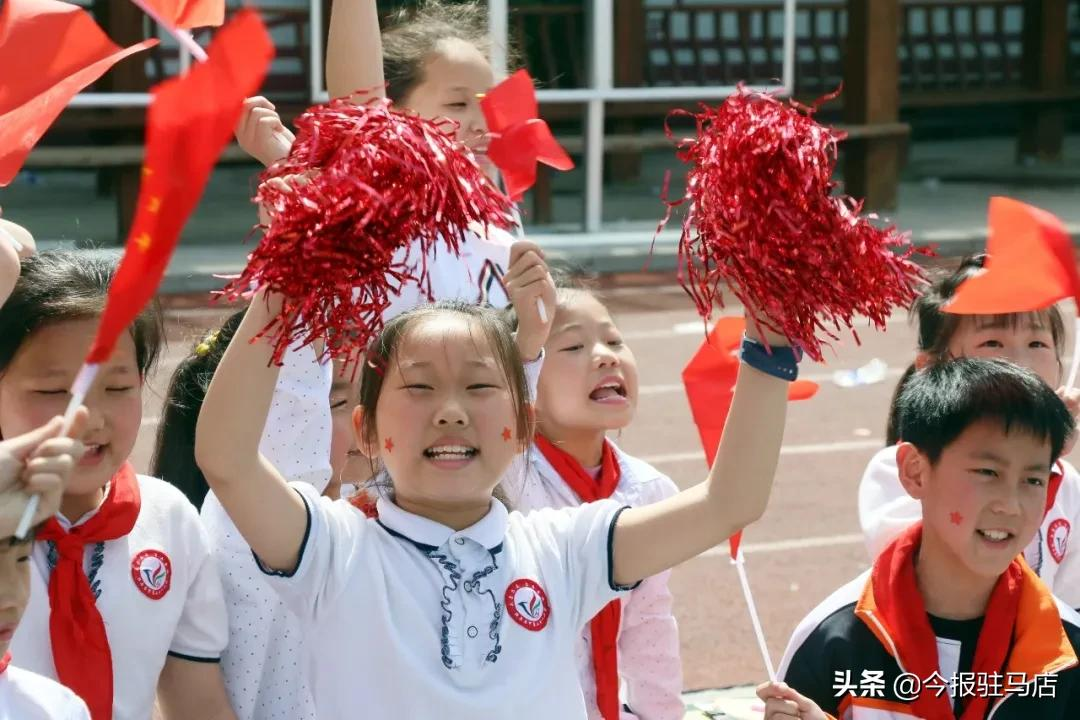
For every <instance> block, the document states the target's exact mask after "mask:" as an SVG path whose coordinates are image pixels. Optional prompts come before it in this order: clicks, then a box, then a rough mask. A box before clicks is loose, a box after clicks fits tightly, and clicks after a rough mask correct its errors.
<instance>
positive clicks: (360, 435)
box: [352, 405, 379, 460]
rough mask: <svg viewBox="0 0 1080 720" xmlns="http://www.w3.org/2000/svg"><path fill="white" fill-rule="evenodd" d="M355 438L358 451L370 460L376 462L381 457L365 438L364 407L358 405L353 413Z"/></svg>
mask: <svg viewBox="0 0 1080 720" xmlns="http://www.w3.org/2000/svg"><path fill="white" fill-rule="evenodd" d="M352 427H353V437H354V438H356V449H357V450H359V451H360V454H361V455H363V456H364V457H366V458H367V459H368V460H374V459H375V458H377V457H378V456H379V453H378V451H377V450H375V449H374V448H372V447H371V444H370V443H369V442H367V439H366V438H365V437H364V406H363V405H357V406H356V407H354V408H353V411H352Z"/></svg>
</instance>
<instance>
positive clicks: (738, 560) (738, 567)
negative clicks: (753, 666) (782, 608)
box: [731, 548, 776, 683]
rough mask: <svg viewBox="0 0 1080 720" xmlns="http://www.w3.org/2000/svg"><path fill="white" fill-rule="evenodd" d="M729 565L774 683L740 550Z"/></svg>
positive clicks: (772, 669)
mask: <svg viewBox="0 0 1080 720" xmlns="http://www.w3.org/2000/svg"><path fill="white" fill-rule="evenodd" d="M731 564H732V565H734V566H735V571H736V572H737V573H739V584H740V585H742V591H743V597H744V598H746V607H747V609H748V610H749V611H750V622H751V623H753V625H754V635H756V636H757V643H758V649H759V650H760V651H761V659H762V660H764V661H765V669H766V670H767V671H768V673H769V680H770V681H771V682H774V683H775V682H776V670H775V669H774V668H773V663H772V657H770V656H769V646H768V645H766V644H765V632H764V631H763V630H762V629H761V618H759V617H758V611H757V606H756V605H755V604H754V595H753V593H751V592H750V581H749V580H748V579H747V577H746V567H745V561H744V559H743V552H742V548H739V552H738V554H737V555H736V557H735V558H733V559H732V561H731Z"/></svg>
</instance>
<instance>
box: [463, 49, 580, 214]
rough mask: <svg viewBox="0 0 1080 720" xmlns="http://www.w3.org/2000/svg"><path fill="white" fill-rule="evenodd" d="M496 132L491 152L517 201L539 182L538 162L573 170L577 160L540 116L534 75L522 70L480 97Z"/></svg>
mask: <svg viewBox="0 0 1080 720" xmlns="http://www.w3.org/2000/svg"><path fill="white" fill-rule="evenodd" d="M480 107H481V109H482V110H483V111H484V118H485V119H486V120H487V124H488V131H489V132H490V133H491V134H492V138H491V142H490V143H488V149H487V154H488V157H489V158H491V162H493V163H495V166H496V167H497V168H499V170H500V172H502V175H503V180H505V181H506V194H507V195H509V196H510V199H511V200H513V201H514V202H517V201H519V200H521V196H522V195H523V194H524V193H525V191H526V190H528V189H529V188H531V187H532V186H533V185H534V184H535V183H536V163H538V162H542V163H544V164H545V165H548V166H550V167H553V168H555V169H556V170H570V169H572V168H573V167H574V161H573V160H571V159H570V156H569V155H567V154H566V151H565V150H563V149H562V146H560V145H559V143H558V141H556V140H555V136H554V135H552V134H551V128H549V127H548V124H547V123H546V122H544V121H543V120H542V119H540V117H539V115H540V107H539V105H537V103H536V89H535V88H534V87H533V81H532V78H531V77H529V73H527V72H526V71H524V70H518V71H517V72H516V73H514V74H513V75H511V76H510V77H508V78H506V80H503V81H502V82H501V83H499V84H498V85H496V86H495V87H494V88H492V89H491V91H490V92H488V93H487V94H486V95H485V96H484V98H483V99H482V100H481V101H480Z"/></svg>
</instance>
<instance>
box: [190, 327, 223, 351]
mask: <svg viewBox="0 0 1080 720" xmlns="http://www.w3.org/2000/svg"><path fill="white" fill-rule="evenodd" d="M220 334H221V331H220V330H214V331H212V332H211V333H209V334H208V335H207V336H206V337H205V338H203V341H202V342H201V343H199V344H198V345H196V346H195V354H196V355H197V356H198V357H206V354H207V353H208V352H210V350H211V349H212V348H213V347H214V344H215V343H216V342H217V339H218V335H220Z"/></svg>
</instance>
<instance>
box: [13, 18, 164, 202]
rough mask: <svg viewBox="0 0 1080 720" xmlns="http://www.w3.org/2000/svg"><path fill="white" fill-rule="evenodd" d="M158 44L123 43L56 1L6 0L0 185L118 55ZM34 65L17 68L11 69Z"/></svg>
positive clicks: (149, 41) (117, 58) (148, 42)
mask: <svg viewBox="0 0 1080 720" xmlns="http://www.w3.org/2000/svg"><path fill="white" fill-rule="evenodd" d="M155 44H157V40H145V41H143V42H141V43H137V44H135V45H132V46H131V47H127V48H121V47H120V46H118V45H116V44H115V43H113V41H112V40H110V39H109V38H108V37H107V36H106V35H105V33H104V32H102V30H101V28H100V27H98V25H97V23H95V22H94V19H93V18H92V17H90V14H89V13H87V12H86V11H85V10H83V9H81V8H80V7H78V6H77V5H71V4H70V3H66V2H59V1H58V0H5V2H4V3H3V6H2V7H0V68H8V70H9V72H7V73H5V77H4V82H3V83H0V187H3V186H5V185H7V184H8V183H10V182H11V181H12V180H13V179H14V178H15V175H16V174H17V173H18V172H19V169H20V168H21V167H22V165H23V162H24V161H25V160H26V156H27V155H28V154H30V151H31V150H32V149H33V147H34V145H35V144H36V143H37V141H38V140H40V139H41V136H42V135H44V134H45V131H46V130H48V129H49V126H50V125H52V123H53V121H54V120H55V119H56V117H57V116H58V115H59V114H60V113H61V111H63V109H64V108H65V107H66V106H67V104H68V103H69V102H70V101H71V98H73V97H74V96H75V95H76V94H78V93H79V91H81V90H82V89H83V88H85V87H86V86H87V85H89V84H90V83H92V82H94V81H95V80H97V79H98V78H99V77H101V76H102V75H103V74H105V72H106V71H107V70H108V69H109V68H111V67H112V66H113V65H115V64H116V63H117V62H119V61H120V60H123V59H124V58H125V57H127V56H128V55H132V54H134V53H137V52H139V51H141V50H145V49H146V48H148V47H152V46H153V45H155ZM17 67H22V68H33V71H32V72H31V71H30V70H26V71H24V72H15V71H14V70H12V69H13V68H17Z"/></svg>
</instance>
